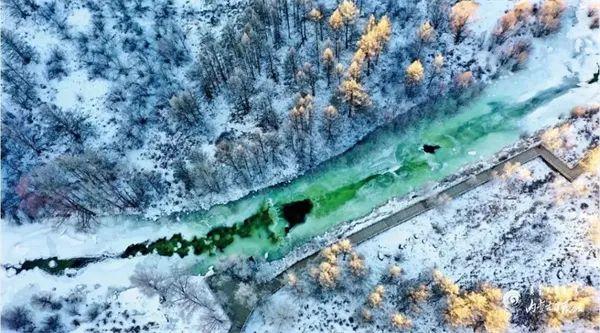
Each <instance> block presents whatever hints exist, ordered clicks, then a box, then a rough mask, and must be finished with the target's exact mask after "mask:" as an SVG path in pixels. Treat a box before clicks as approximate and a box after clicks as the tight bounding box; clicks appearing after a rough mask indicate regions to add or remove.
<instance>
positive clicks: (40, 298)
mask: <svg viewBox="0 0 600 333" xmlns="http://www.w3.org/2000/svg"><path fill="white" fill-rule="evenodd" d="M31 304H32V305H33V306H35V307H37V308H39V309H41V310H51V311H58V310H60V309H61V308H62V303H61V302H60V301H59V300H55V299H54V297H53V296H52V294H51V293H49V292H44V293H42V294H41V295H34V296H33V297H31Z"/></svg>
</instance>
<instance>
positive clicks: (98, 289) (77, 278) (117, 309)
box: [0, 256, 222, 332]
mask: <svg viewBox="0 0 600 333" xmlns="http://www.w3.org/2000/svg"><path fill="white" fill-rule="evenodd" d="M173 259H174V258H164V257H158V258H154V257H153V256H150V257H146V258H140V257H138V258H132V259H110V260H105V261H103V262H101V263H96V264H92V265H90V266H88V267H87V268H85V269H82V270H80V271H78V272H72V273H68V274H67V275H58V276H56V275H48V274H47V273H45V272H44V271H42V270H40V269H37V268H36V269H33V270H29V271H25V272H22V273H20V274H18V275H12V274H11V272H10V271H6V270H2V272H0V283H1V284H2V285H3V286H7V285H10V288H6V287H5V288H2V290H1V291H0V296H1V299H2V302H3V304H4V306H6V305H10V306H16V305H28V304H29V299H31V297H32V296H36V295H43V294H45V293H51V295H52V297H53V298H54V299H55V300H58V299H60V298H61V297H65V298H67V297H69V295H71V294H72V293H75V294H76V295H77V296H78V297H81V298H83V301H82V303H81V304H75V305H74V306H76V309H77V311H76V312H75V313H80V314H81V315H77V314H75V315H74V314H73V312H70V308H68V307H66V306H63V308H62V309H61V310H59V311H58V312H57V311H48V310H47V309H46V310H42V311H39V310H38V311H36V312H35V318H36V321H37V322H40V321H41V320H42V319H43V318H44V316H46V315H50V314H54V313H58V314H60V315H61V316H62V318H67V319H69V318H72V319H77V320H78V321H79V322H80V325H79V326H78V327H72V328H71V330H70V331H72V332H89V330H94V329H96V330H97V329H98V328H99V327H100V329H101V330H102V331H108V330H109V327H116V328H120V329H122V330H124V329H131V327H135V326H140V327H143V326H144V325H146V326H148V327H149V328H152V329H151V331H153V332H158V331H160V332H173V331H179V332H185V331H202V325H203V322H202V319H201V318H199V317H196V316H195V315H193V314H192V313H188V314H187V315H185V316H183V315H181V314H180V313H179V312H178V310H176V309H173V308H171V307H169V306H167V305H165V304H163V303H161V302H160V300H159V297H158V295H154V296H147V295H145V294H143V293H142V292H141V291H140V290H139V288H137V287H135V286H132V284H131V281H130V280H129V278H130V276H131V275H132V274H133V272H134V269H135V267H136V265H138V264H142V265H147V264H149V263H157V264H158V265H157V266H156V267H158V268H159V269H161V270H168V269H172V267H173V265H178V266H180V265H182V263H181V261H179V260H173ZM187 264H189V261H188V263H187ZM194 279H195V281H197V282H199V283H201V284H204V280H203V279H204V278H203V277H194ZM211 297H212V296H211ZM99 304H102V305H104V304H106V306H108V308H106V309H104V310H103V311H101V315H100V316H98V318H96V319H93V320H88V319H86V313H88V311H90V309H92V308H93V307H94V306H95V305H99ZM215 304H216V303H215ZM220 311H222V310H220ZM111 313H112V315H111ZM103 319H106V321H103ZM113 319H114V320H115V321H113ZM98 325H100V326H98Z"/></svg>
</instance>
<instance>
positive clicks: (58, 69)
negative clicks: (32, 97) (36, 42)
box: [46, 48, 69, 80]
mask: <svg viewBox="0 0 600 333" xmlns="http://www.w3.org/2000/svg"><path fill="white" fill-rule="evenodd" d="M66 62H67V58H66V55H65V53H64V52H63V51H62V50H61V49H59V48H55V49H53V50H52V53H50V57H49V58H48V61H46V75H47V76H48V79H49V80H54V79H58V80H60V79H62V78H63V77H65V76H67V75H69V72H68V70H67V65H66Z"/></svg>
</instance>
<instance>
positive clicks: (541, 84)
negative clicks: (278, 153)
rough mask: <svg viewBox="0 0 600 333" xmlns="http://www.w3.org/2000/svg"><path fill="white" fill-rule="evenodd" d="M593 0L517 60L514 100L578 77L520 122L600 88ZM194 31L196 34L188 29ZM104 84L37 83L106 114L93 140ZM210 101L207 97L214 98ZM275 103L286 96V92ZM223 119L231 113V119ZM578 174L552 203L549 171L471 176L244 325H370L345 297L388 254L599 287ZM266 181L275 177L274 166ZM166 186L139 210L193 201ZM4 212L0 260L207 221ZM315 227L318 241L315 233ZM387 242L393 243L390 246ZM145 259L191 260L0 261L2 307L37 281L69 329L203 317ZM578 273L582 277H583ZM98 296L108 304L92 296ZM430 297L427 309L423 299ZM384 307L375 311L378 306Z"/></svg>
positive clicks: (79, 23)
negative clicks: (348, 268)
mask: <svg viewBox="0 0 600 333" xmlns="http://www.w3.org/2000/svg"><path fill="white" fill-rule="evenodd" d="M176 2H177V4H178V6H182V7H179V8H184V7H185V6H188V5H189V6H192V7H194V8H196V9H198V10H200V11H203V10H208V11H210V10H209V9H206V7H204V6H205V5H206V4H205V3H204V1H189V2H187V1H185V5H184V4H183V3H184V1H176ZM591 2H592V0H583V1H569V5H572V6H574V7H572V8H573V11H572V12H571V11H569V13H572V14H573V15H574V17H570V19H571V20H572V22H573V24H570V25H568V26H566V27H565V28H564V29H563V30H562V31H561V32H560V33H559V34H558V35H557V36H556V37H555V36H550V37H548V38H547V39H544V40H536V41H535V42H534V51H533V54H532V57H531V58H530V61H529V63H528V68H529V69H528V72H527V73H529V75H530V77H531V80H530V81H522V82H519V83H518V85H517V86H518V87H520V89H523V91H522V93H521V94H520V95H519V99H521V100H524V99H526V98H527V97H531V96H533V95H534V94H535V93H536V92H539V91H541V90H543V89H545V88H548V87H552V86H556V84H558V83H560V82H561V81H562V80H563V78H564V77H565V76H567V75H570V74H572V75H573V76H575V77H577V78H578V79H579V81H580V86H579V87H577V88H576V89H573V90H572V91H571V92H569V93H568V94H567V95H565V96H562V97H560V98H559V99H557V100H556V101H553V102H552V103H549V104H547V105H544V106H543V107H541V108H539V109H537V110H536V111H534V112H533V113H532V114H531V115H529V116H528V117H526V118H525V119H524V120H523V125H524V128H525V131H527V129H528V128H532V129H537V128H540V127H542V126H543V125H551V124H553V123H555V122H556V121H557V119H558V118H559V116H561V114H562V115H564V114H565V113H567V112H568V110H570V108H572V107H574V106H576V105H578V104H579V103H580V102H582V101H583V102H585V103H588V102H590V101H592V102H593V101H596V102H600V96H599V94H600V92H599V91H598V88H597V87H598V84H597V83H596V84H586V83H585V81H587V80H589V79H590V73H593V70H595V68H596V67H595V66H597V59H598V55H599V52H600V51H599V45H600V34H598V33H597V30H596V31H591V30H589V29H588V28H587V27H588V25H589V18H587V16H586V13H585V11H586V8H587V6H588V5H589V4H590V3H591ZM211 3H214V2H211ZM216 3H217V5H215V6H219V5H220V4H219V2H218V1H217V2H216ZM231 3H232V2H228V4H227V8H232V6H235V3H237V2H235V1H233V3H234V4H233V5H232V4H231ZM511 3H512V2H510V1H495V0H493V1H481V8H480V16H479V17H480V18H481V19H480V20H477V21H475V22H474V26H473V29H474V30H475V31H476V32H477V33H480V32H484V31H489V30H490V29H491V28H492V27H493V26H494V24H495V22H496V19H497V17H498V16H499V15H501V14H502V11H503V10H504V9H506V8H509V4H511ZM190 21H192V20H190ZM570 22H571V21H570ZM68 23H69V25H70V26H72V27H74V28H75V29H76V30H81V31H85V30H86V29H88V28H89V25H90V15H89V12H88V11H87V9H85V8H78V9H74V10H73V12H72V13H71V14H70V15H69V16H68ZM205 24H206V22H200V23H198V22H196V23H190V25H189V26H187V27H186V29H197V26H198V25H205ZM31 35H33V36H35V38H34V39H32V42H34V43H36V44H37V43H40V44H44V43H46V44H48V43H51V44H52V43H53V44H57V43H60V41H59V40H56V38H54V37H51V36H47V34H46V32H44V31H39V29H34V30H33V32H31ZM195 42H197V41H191V43H195ZM193 45H196V44H193ZM73 54H75V52H73ZM42 58H44V59H45V58H46V54H45V53H44V54H42ZM549 68H550V69H551V70H550V71H549V70H548V69H549ZM40 70H41V69H40ZM511 75H512V74H508V79H507V78H504V80H503V81H502V82H504V83H501V84H500V85H498V86H497V88H498V89H499V90H502V89H505V88H506V89H516V88H514V86H510V85H509V84H510V77H511ZM540 78H543V79H540ZM107 85H108V83H107V81H105V80H102V79H98V78H96V79H93V80H90V79H88V78H87V77H86V75H85V73H84V72H83V71H81V70H75V71H73V72H71V73H70V74H69V76H68V77H67V78H65V79H63V80H62V81H59V82H54V83H52V84H51V86H50V87H49V89H48V91H51V92H52V93H51V94H50V93H48V96H49V97H48V96H46V97H48V98H50V97H52V101H53V102H54V103H56V104H57V105H59V106H61V107H63V108H65V109H75V110H76V112H80V113H82V114H84V115H87V116H90V117H91V119H93V121H94V122H97V123H99V124H105V125H106V126H101V130H100V134H101V135H100V136H99V137H100V139H99V140H97V141H96V142H95V145H97V146H101V145H103V144H106V142H104V141H103V140H105V139H106V138H108V137H111V136H112V135H114V133H115V131H116V128H115V127H114V126H112V125H111V119H110V118H111V117H110V115H109V114H108V113H104V112H102V111H101V110H102V108H101V105H100V103H101V100H102V99H103V98H104V97H105V96H104V95H105V94H106V93H107V89H108V88H107ZM323 102H324V101H323ZM387 102H391V101H387ZM215 103H216V104H217V105H218V104H219V103H224V102H219V101H217V102H215ZM384 105H386V104H385V103H384ZM279 106H280V107H281V108H284V107H287V106H286V105H284V103H282V104H281V105H279ZM82 107H83V108H82ZM214 116H215V118H218V119H217V121H216V122H217V125H218V126H219V127H225V126H228V125H227V122H228V117H227V115H225V114H224V113H218V112H217V113H215V114H214ZM594 124H595V125H594ZM597 125H598V114H596V116H595V118H593V120H592V121H591V122H590V120H589V119H588V120H584V119H578V120H576V121H575V122H574V123H573V125H572V126H571V127H570V130H569V132H568V133H569V134H568V135H569V136H571V138H570V139H568V144H567V145H566V149H562V148H561V149H562V150H558V151H557V154H559V156H560V157H561V158H564V159H565V160H566V161H567V162H568V163H571V164H572V163H574V162H576V161H577V160H579V159H580V158H581V155H582V154H583V153H584V152H585V151H586V150H588V149H589V148H590V147H592V146H593V145H594V144H597V141H598V139H597V133H598V129H597V128H598V127H597ZM231 126H232V127H235V126H238V127H239V125H235V124H233V125H231ZM594 126H596V127H594ZM594 128H595V129H594ZM584 132H587V133H591V134H590V135H589V136H586V137H581V136H579V135H581V134H582V133H584ZM594 132H595V133H596V134H594ZM594 135H595V136H594ZM573 136H574V137H573ZM156 137H157V138H158V139H157V140H158V141H161V140H167V138H165V137H161V136H160V135H158V134H157V135H156ZM594 137H595V138H596V139H594ZM594 140H595V141H594ZM152 153H154V151H152V150H145V151H131V152H129V155H128V156H129V157H128V158H131V159H132V160H133V161H132V162H133V163H134V164H135V165H137V166H139V167H142V168H152V167H153V165H152V163H151V161H149V160H148V156H150V155H151V154H152ZM527 167H528V168H530V169H531V170H532V171H533V175H534V179H543V178H544V177H546V176H547V175H553V176H551V177H555V179H560V176H557V175H556V174H555V173H554V172H552V171H550V170H549V169H548V168H547V167H546V166H545V165H543V164H542V163H540V161H535V162H532V163H529V164H528V165H527ZM286 172H287V173H285V174H282V175H280V176H282V177H281V179H288V178H292V177H294V176H295V175H296V174H295V172H294V171H293V170H291V169H288V170H287V171H286ZM169 179H170V178H169ZM586 179H587V182H586V186H588V187H590V188H591V192H589V193H588V194H587V195H586V196H585V197H579V198H573V199H569V200H566V202H562V203H556V202H554V197H553V191H554V190H555V188H554V186H553V185H551V183H552V182H550V181H548V182H541V183H535V182H531V181H530V182H529V183H531V184H536V186H539V187H537V188H536V186H533V187H534V188H533V189H532V192H529V193H524V192H522V191H521V189H519V188H518V187H517V188H516V189H515V188H509V187H506V186H501V185H499V184H498V183H493V184H492V183H490V184H487V185H485V186H484V187H481V188H478V189H476V190H474V191H472V192H470V193H468V194H467V195H465V196H463V197H460V198H458V199H456V200H453V201H451V202H450V203H449V204H448V205H447V206H445V207H444V209H442V210H436V211H431V212H428V213H427V214H425V215H422V216H419V217H417V218H415V219H413V220H411V221H409V222H407V223H406V224H404V225H401V226H399V227H396V228H394V229H392V230H390V231H389V232H387V233H385V234H383V235H381V236H379V237H378V238H376V239H373V240H371V241H369V242H367V243H365V244H362V245H360V246H359V247H358V248H357V250H358V251H359V252H360V253H361V254H363V255H364V256H365V259H366V260H367V265H368V266H369V268H370V274H369V277H368V278H366V279H365V282H363V284H364V286H363V287H362V288H356V290H355V291H354V292H355V293H351V292H349V291H348V290H342V291H339V292H334V293H331V294H329V295H326V296H324V300H323V299H317V298H316V297H314V295H311V296H308V297H307V296H306V295H301V296H298V295H294V294H293V293H291V292H290V291H289V290H282V291H280V292H278V293H277V294H276V295H275V296H274V297H273V298H272V299H271V300H269V301H268V303H267V305H266V306H267V307H268V308H269V310H267V311H263V312H257V313H256V314H255V316H254V317H253V320H252V321H251V323H250V326H249V330H248V331H249V332H254V331H257V332H280V331H286V332H287V331H300V332H302V331H311V330H312V331H319V330H325V331H347V330H349V329H350V327H354V326H359V328H358V329H359V330H362V331H365V332H370V331H372V330H373V327H374V326H362V324H361V323H360V321H359V319H358V318H359V316H358V315H357V314H356V310H357V309H359V308H360V306H362V304H363V302H364V299H365V293H366V292H367V291H368V290H370V288H369V287H370V286H374V285H375V284H376V283H377V282H378V280H379V278H380V277H381V276H382V274H383V272H384V271H385V270H386V269H387V267H388V265H390V264H391V263H393V262H398V263H399V264H400V265H401V266H402V268H403V269H404V270H405V275H404V277H403V279H404V280H410V279H415V278H417V277H419V276H425V275H427V274H429V271H430V270H431V269H432V268H438V269H440V270H442V271H443V272H444V273H446V274H448V275H449V276H450V277H451V278H452V279H454V280H457V281H458V282H459V284H460V285H462V286H469V285H471V284H473V283H475V282H478V281H490V282H492V283H494V284H496V285H499V286H500V287H502V288H503V290H504V291H505V292H506V291H509V290H516V291H518V292H522V291H524V290H525V289H526V288H527V287H529V286H534V287H535V286H537V285H539V284H541V283H546V284H559V283H560V284H563V283H568V282H580V283H591V284H593V285H594V286H595V287H597V286H598V283H600V281H599V276H598V269H599V267H598V262H597V260H596V256H597V250H591V247H590V244H589V243H588V242H587V241H586V240H585V237H586V235H585V232H586V224H585V223H586V219H587V218H588V216H589V215H594V214H596V215H598V213H599V212H598V200H597V198H598V195H599V193H598V188H597V185H598V179H597V178H586ZM271 181H272V182H273V183H275V182H277V181H278V180H275V179H271ZM264 185H267V183H264V184H261V187H262V186H264ZM556 186H565V185H564V184H563V185H560V184H559V185H556ZM566 186H569V185H566ZM434 189H435V188H434ZM428 190H431V189H428ZM246 193H247V191H246V190H241V189H233V190H232V191H231V192H228V194H227V196H221V197H214V198H209V199H208V201H210V202H213V203H214V202H224V201H228V200H231V199H234V198H237V197H241V196H243V195H244V194H246ZM175 200H179V199H178V198H176V197H175V195H173V196H170V197H169V198H167V199H166V200H165V201H164V202H162V203H160V204H159V206H158V207H154V208H153V209H152V210H151V211H149V212H148V215H153V216H156V215H159V214H162V213H165V212H168V211H172V210H179V209H182V208H191V207H196V206H194V205H195V204H197V203H194V202H192V201H190V202H182V203H181V204H180V205H174V204H173V202H174V201H175ZM410 201H411V199H410V198H408V197H407V198H400V199H397V200H393V201H392V202H390V203H389V204H388V205H386V206H384V207H381V208H379V209H378V210H376V211H375V212H374V213H373V214H371V215H370V216H368V217H366V218H364V219H362V220H361V221H357V223H356V224H353V225H350V226H347V227H348V228H347V230H345V231H346V232H348V231H349V230H351V229H352V228H357V227H358V226H359V225H361V223H372V222H373V221H374V220H375V219H377V218H381V217H383V216H386V215H387V214H389V213H391V212H392V211H394V210H395V209H398V207H402V206H405V205H407V204H408V203H409V202H410ZM5 222H6V221H3V223H2V230H1V244H2V245H1V248H0V250H1V253H2V263H11V264H18V263H19V262H22V261H24V260H26V259H34V258H40V257H42V258H46V257H51V256H59V257H61V258H69V257H79V256H91V255H99V254H103V253H116V252H119V251H122V250H123V249H124V248H125V247H126V246H127V245H130V244H132V243H137V242H141V241H145V240H147V239H149V238H152V239H155V238H159V237H163V236H170V235H172V234H174V233H182V235H184V236H193V235H197V233H198V231H199V230H206V226H203V227H199V226H197V225H193V224H185V225H184V224H182V223H177V222H176V221H173V223H168V224H161V225H155V224H149V223H145V224H143V225H142V224H141V223H139V221H138V220H136V219H132V220H129V219H127V218H124V219H121V218H119V219H110V218H109V219H105V220H102V223H103V224H102V225H101V226H100V227H99V228H98V229H97V230H96V231H95V232H94V233H93V234H82V233H79V232H75V231H73V230H72V228H70V227H69V226H64V225H63V226H55V225H54V223H53V221H46V223H40V224H30V225H22V226H16V225H10V224H8V223H5ZM322 240H323V242H326V241H327V237H324V238H323V239H322ZM318 244H320V243H318V242H317V243H316V245H315V244H313V246H318ZM399 246H401V247H402V248H401V249H399ZM301 250H302V249H300V250H299V252H301ZM380 258H381V259H380ZM296 259H297V257H294V256H290V257H289V258H287V260H284V262H285V263H284V264H283V265H280V266H277V268H276V269H275V268H273V269H270V270H268V271H267V270H266V271H265V272H263V273H264V275H265V276H272V275H273V273H274V272H277V271H278V270H281V269H283V268H285V267H284V266H285V265H289V264H290V263H291V262H293V261H294V260H296ZM152 260H163V264H162V265H161V267H162V268H163V269H168V267H169V266H168V265H185V264H188V265H191V264H193V260H194V258H193V257H187V258H185V259H183V260H182V259H180V258H178V257H173V258H163V259H158V258H155V256H152V255H151V256H149V257H147V258H141V257H136V258H132V259H110V260H106V261H103V262H100V263H95V264H91V265H90V266H89V267H87V268H85V269H82V270H80V271H78V272H69V275H68V276H66V275H61V276H51V275H48V274H47V273H45V272H43V271H41V270H39V269H34V270H31V271H26V272H22V273H20V274H19V275H14V274H13V272H11V271H6V270H2V272H1V276H0V284H1V285H2V288H1V289H2V290H1V297H0V298H1V299H2V304H3V306H4V308H5V309H8V308H9V307H11V306H17V305H27V306H29V303H30V302H31V297H32V296H34V295H40V294H44V293H50V294H51V295H52V297H53V298H55V299H61V298H64V299H63V300H61V301H60V302H61V303H62V304H63V305H61V309H57V310H52V309H51V307H50V308H48V307H43V308H34V319H35V322H36V323H37V325H38V328H39V327H42V326H40V325H45V324H44V323H45V322H47V319H48V318H49V317H50V316H52V315H54V314H59V315H60V316H61V318H63V319H65V321H66V320H69V323H68V324H67V325H68V328H69V330H75V329H76V330H77V331H81V332H83V331H86V329H91V331H94V330H96V331H107V330H109V329H110V328H111V327H119V328H121V329H127V328H131V327H134V328H133V330H136V329H135V327H136V326H138V325H139V326H140V329H141V330H143V327H144V325H146V327H148V329H149V330H150V331H164V332H167V331H168V332H172V331H199V330H200V331H201V326H202V322H201V321H200V322H199V321H194V319H193V318H191V319H190V318H188V320H184V319H182V318H183V317H182V316H180V313H178V312H179V311H181V310H180V309H173V308H170V307H167V306H165V305H164V304H162V303H160V302H159V299H158V297H157V296H153V297H148V296H146V295H144V294H143V293H142V292H141V291H140V290H139V289H138V288H137V287H134V286H133V285H132V283H131V281H130V279H129V278H130V276H131V275H132V274H133V272H134V269H135V267H136V265H137V264H139V263H145V262H146V261H152ZM165 263H166V264H165ZM588 276H589V279H590V280H589V281H591V282H588ZM302 278H306V276H302ZM71 294H75V295H76V296H78V297H84V298H85V299H84V300H82V301H76V300H75V301H73V302H74V303H71V301H68V299H69V295H71ZM271 301H272V303H271ZM94 304H98V306H99V308H102V310H101V311H99V312H100V313H101V314H100V315H99V316H98V317H96V318H94V319H89V318H90V317H86V316H87V313H88V312H89V311H90V309H91V308H92V307H96V305H94ZM103 304H107V306H106V307H104V305H103ZM440 304H441V303H440V301H437V303H436V302H433V303H432V304H430V305H428V307H429V308H425V311H422V312H421V313H419V314H416V313H409V316H410V317H411V319H412V320H413V322H414V324H415V325H414V326H415V329H417V330H419V331H423V332H429V331H431V330H432V329H433V328H434V327H437V326H438V325H441V321H440V318H439V314H440V311H439V307H440ZM434 308H435V309H436V311H433V309H434ZM274 309H275V310H274ZM429 310H431V311H429ZM95 311H96V310H94V312H95ZM109 312H110V313H111V314H110V315H109V314H108V313H109ZM77 313H78V314H77ZM263 314H264V316H263ZM387 316H388V314H387V313H386V314H385V318H387ZM350 317H352V318H353V322H351V321H350V319H349V318H350ZM73 319H77V320H78V322H79V324H78V325H75V324H74V323H73V322H71V320H73ZM134 320H135V322H134ZM150 322H154V324H150ZM387 324H388V321H387V320H383V319H382V320H381V324H380V325H381V326H382V329H383V327H387V326H388V325H387ZM311 325H312V327H311ZM324 325H328V326H324ZM76 326H77V327H78V328H76ZM514 328H515V330H521V331H525V330H526V329H524V328H518V327H514ZM582 330H583V329H582V328H581V327H578V328H575V329H574V331H578V332H580V331H582Z"/></svg>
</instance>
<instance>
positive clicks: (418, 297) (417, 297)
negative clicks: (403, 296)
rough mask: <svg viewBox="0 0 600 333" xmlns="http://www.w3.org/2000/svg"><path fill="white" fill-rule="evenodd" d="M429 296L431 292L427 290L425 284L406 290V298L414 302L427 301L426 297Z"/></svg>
mask: <svg viewBox="0 0 600 333" xmlns="http://www.w3.org/2000/svg"><path fill="white" fill-rule="evenodd" d="M430 296H431V293H430V291H429V288H428V287H427V285H425V284H421V285H419V286H417V287H416V288H413V289H411V290H410V291H409V292H408V298H409V299H410V300H411V302H413V303H414V304H419V303H423V302H425V301H427V299H429V297H430Z"/></svg>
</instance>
